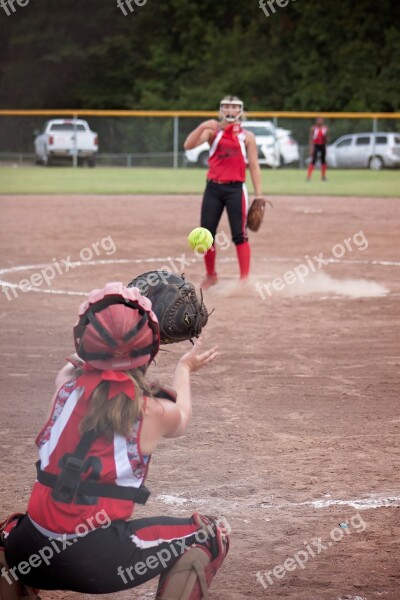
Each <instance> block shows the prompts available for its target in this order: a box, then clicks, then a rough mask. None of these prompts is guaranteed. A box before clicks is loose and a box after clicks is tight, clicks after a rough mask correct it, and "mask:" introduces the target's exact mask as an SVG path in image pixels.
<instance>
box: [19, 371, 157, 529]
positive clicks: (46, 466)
mask: <svg viewBox="0 0 400 600" xmlns="http://www.w3.org/2000/svg"><path fill="white" fill-rule="evenodd" d="M89 402H90V400H85V399H84V394H83V388H82V387H78V388H77V387H76V379H72V380H70V381H68V382H67V383H65V384H64V385H63V386H61V388H60V389H59V391H58V394H57V396H56V399H55V402H54V405H53V410H52V412H51V415H50V417H49V419H48V421H47V423H46V424H45V426H44V427H43V429H42V430H41V432H40V433H39V435H38V437H37V439H36V444H37V446H38V448H39V457H40V465H41V469H42V470H44V471H46V472H48V473H54V474H55V475H58V474H59V473H60V461H61V459H62V458H63V457H64V456H65V455H66V454H67V453H73V452H74V451H75V449H76V447H77V445H78V443H79V440H80V434H79V431H78V428H79V423H80V422H81V420H82V418H83V417H84V416H85V415H86V413H87V411H88V405H89ZM141 427H142V419H138V420H137V421H136V422H135V424H134V426H133V428H132V431H131V434H130V436H129V438H127V439H126V438H124V437H122V436H120V435H116V434H114V439H113V441H112V442H107V441H106V440H105V438H104V437H98V438H97V439H96V440H95V441H94V442H93V444H92V446H91V447H90V450H89V452H88V455H87V460H88V464H89V469H88V473H85V474H84V475H83V477H82V479H84V480H86V479H91V480H94V481H98V482H99V483H111V484H117V485H120V486H128V487H140V485H141V484H142V483H143V482H144V480H145V478H146V474H147V469H148V466H149V462H150V457H149V456H143V455H142V453H141V451H140V431H141ZM52 491H53V490H52V488H50V487H47V486H44V485H42V484H41V483H39V482H38V481H37V482H36V483H35V484H34V486H33V490H32V494H31V497H30V500H29V504H28V511H27V512H28V515H29V516H30V517H31V518H32V519H33V521H34V522H35V523H36V524H37V525H39V526H40V527H42V528H45V529H46V530H49V531H51V532H54V533H62V534H63V533H73V532H74V531H75V528H76V527H77V526H78V525H79V524H81V523H83V524H84V523H86V522H90V519H91V518H92V520H93V515H95V514H97V513H99V512H101V511H104V513H105V514H107V515H108V517H109V519H110V520H114V519H124V520H126V519H129V517H130V516H131V515H132V511H133V506H134V504H133V502H132V501H131V500H119V499H118V500H117V499H113V498H105V497H101V496H100V497H98V498H95V499H94V501H95V502H96V503H95V504H75V503H71V504H63V503H61V502H57V501H56V500H54V499H53V498H52ZM104 513H103V514H104Z"/></svg>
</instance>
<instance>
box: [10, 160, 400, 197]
mask: <svg viewBox="0 0 400 600" xmlns="http://www.w3.org/2000/svg"><path fill="white" fill-rule="evenodd" d="M205 177H206V171H205V170H203V169H194V168H191V169H189V168H188V169H176V170H174V169H152V168H135V169H126V168H108V167H97V168H95V169H87V168H85V169H84V168H78V169H73V168H72V167H50V168H45V167H39V166H38V167H18V168H15V167H10V166H5V167H1V168H0V193H1V194H52V195H56V194H116V195H118V194H201V193H202V191H203V189H204V184H205ZM262 178H263V190H264V193H265V194H266V195H270V194H277V195H279V194H282V195H283V194H289V195H306V196H311V195H317V196H322V195H325V196H327V195H330V196H376V197H400V170H398V171H386V170H385V171H379V172H373V171H369V170H354V171H347V170H343V171H333V170H330V171H328V181H327V182H321V181H320V173H319V171H315V172H314V176H313V179H312V181H311V182H310V183H307V182H306V180H305V179H306V173H305V170H299V169H290V170H287V169H284V170H282V169H281V170H279V169H278V170H270V169H263V170H262ZM247 179H248V184H249V191H250V192H252V186H251V183H250V176H249V175H248V178H247Z"/></svg>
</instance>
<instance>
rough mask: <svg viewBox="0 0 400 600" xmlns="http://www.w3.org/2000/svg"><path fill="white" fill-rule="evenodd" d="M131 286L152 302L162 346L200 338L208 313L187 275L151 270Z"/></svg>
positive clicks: (137, 278) (133, 281) (129, 285)
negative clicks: (187, 279)
mask: <svg viewBox="0 0 400 600" xmlns="http://www.w3.org/2000/svg"><path fill="white" fill-rule="evenodd" d="M128 287H137V288H139V291H140V293H141V294H142V295H143V296H146V297H147V298H148V299H149V300H151V303H152V309H153V312H155V314H156V316H157V319H158V322H159V324H160V343H161V344H173V343H174V342H183V341H184V340H191V339H192V338H193V337H199V335H200V333H201V330H202V329H203V327H204V326H205V324H206V323H207V320H208V311H207V309H206V307H205V305H204V302H203V296H202V294H201V295H200V298H199V297H198V295H197V294H196V290H195V289H194V287H193V285H192V284H191V283H189V282H188V281H186V279H185V278H184V276H183V275H182V276H181V277H180V276H179V275H174V274H173V273H170V272H169V271H166V270H160V271H148V272H147V273H142V275H139V276H138V277H135V279H133V280H132V281H131V282H130V283H129V284H128Z"/></svg>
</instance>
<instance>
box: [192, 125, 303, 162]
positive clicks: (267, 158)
mask: <svg viewBox="0 0 400 600" xmlns="http://www.w3.org/2000/svg"><path fill="white" fill-rule="evenodd" d="M242 126H243V127H244V129H247V130H248V131H251V132H252V133H254V135H255V137H256V144H257V149H258V162H259V163H260V165H266V166H268V167H280V166H282V165H287V164H290V163H292V162H296V161H298V160H299V146H298V144H297V142H296V141H295V140H294V139H293V137H292V133H291V131H289V130H288V129H282V128H279V127H275V126H274V124H273V123H272V122H271V121H243V123H242ZM209 150H210V146H209V144H208V143H207V142H204V143H203V144H200V146H197V147H196V148H192V150H186V152H185V157H186V160H187V161H188V162H190V163H196V164H198V165H199V166H200V167H207V166H208V165H207V161H208V154H209Z"/></svg>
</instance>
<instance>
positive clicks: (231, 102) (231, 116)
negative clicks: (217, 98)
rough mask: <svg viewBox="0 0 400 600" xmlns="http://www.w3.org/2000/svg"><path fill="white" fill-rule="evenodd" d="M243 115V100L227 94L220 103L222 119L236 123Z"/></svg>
mask: <svg viewBox="0 0 400 600" xmlns="http://www.w3.org/2000/svg"><path fill="white" fill-rule="evenodd" d="M242 115H243V102H242V100H240V99H239V98H236V97H235V96H226V97H225V98H223V99H222V100H221V102H220V105H219V116H220V119H221V120H222V121H226V122H227V123H235V122H236V121H239V120H240V118H241V116H242Z"/></svg>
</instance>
